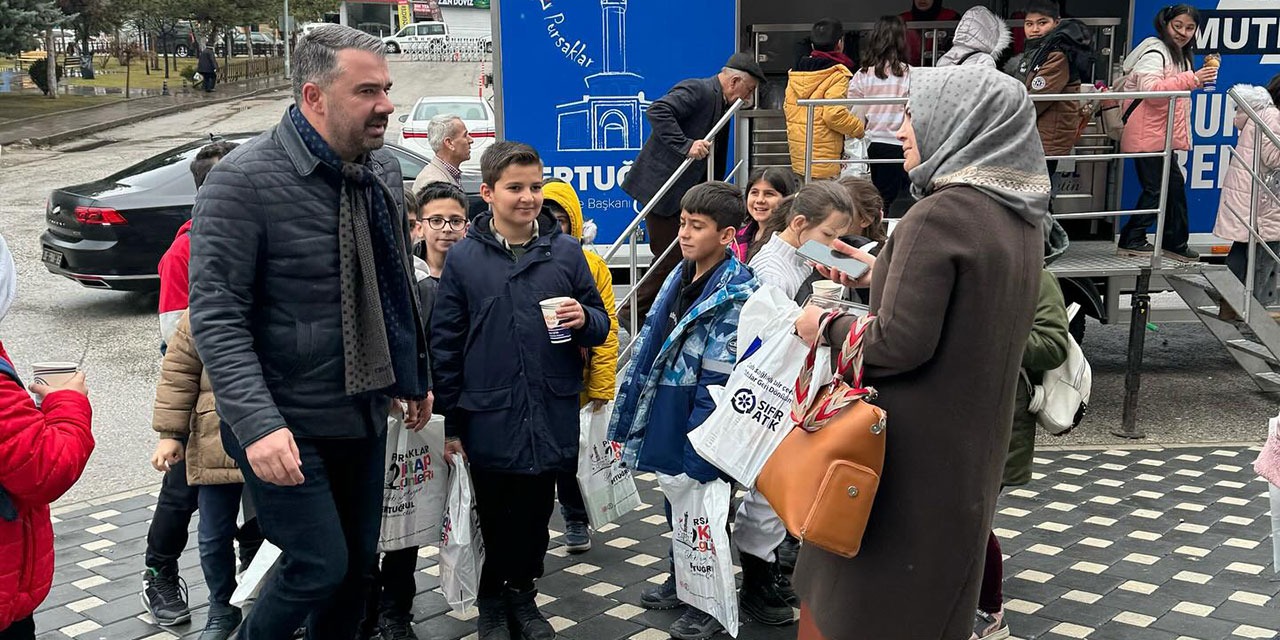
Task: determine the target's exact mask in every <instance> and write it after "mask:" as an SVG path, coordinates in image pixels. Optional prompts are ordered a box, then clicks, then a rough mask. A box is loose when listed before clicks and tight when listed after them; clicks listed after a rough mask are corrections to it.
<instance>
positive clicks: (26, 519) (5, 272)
mask: <svg viewBox="0 0 1280 640" xmlns="http://www.w3.org/2000/svg"><path fill="white" fill-rule="evenodd" d="M16 277H17V270H16V269H15V268H14V265H13V255H12V254H10V253H9V247H8V245H6V244H5V242H4V238H0V320H3V319H4V316H5V314H6V313H8V311H9V307H10V305H11V304H12V303H13V298H14V292H15V291H16V289H17V283H16V281H15V279H16ZM30 391H31V393H33V394H35V395H36V396H37V397H39V398H41V400H42V402H41V406H39V407H37V406H36V404H35V402H33V401H32V399H31V396H30V395H28V394H27V390H26V389H23V388H22V382H21V381H20V380H19V379H18V373H17V370H16V369H15V368H14V366H13V362H12V361H11V360H9V354H7V353H5V350H4V345H3V344H0V638H5V639H6V640H9V639H13V640H34V638H35V637H36V634H35V623H34V622H33V621H32V613H33V612H34V611H35V610H36V607H38V606H40V603H41V602H42V601H44V599H45V596H48V595H49V584H50V583H51V582H52V581H53V525H52V524H51V521H50V520H49V503H51V502H53V501H54V500H57V499H58V498H59V497H60V496H61V495H62V494H63V493H65V492H66V491H67V489H70V488H71V485H72V484H75V481H76V480H77V479H78V478H79V477H80V472H82V471H84V466H85V464H86V463H87V462H88V461H89V452H91V451H93V435H91V434H90V433H89V418H90V413H91V411H90V408H89V399H88V398H87V397H85V394H86V393H87V392H86V390H85V386H84V374H83V373H77V374H76V375H75V376H74V377H72V378H71V380H70V381H68V382H65V383H62V384H58V385H56V386H50V385H45V384H39V383H37V384H32V385H31V387H30Z"/></svg>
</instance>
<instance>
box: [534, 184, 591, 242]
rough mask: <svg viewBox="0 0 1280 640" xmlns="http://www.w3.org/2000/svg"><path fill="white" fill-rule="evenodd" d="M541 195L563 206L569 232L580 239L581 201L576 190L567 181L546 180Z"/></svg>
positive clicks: (581, 224)
mask: <svg viewBox="0 0 1280 640" xmlns="http://www.w3.org/2000/svg"><path fill="white" fill-rule="evenodd" d="M542 196H543V197H544V198H546V199H547V200H550V201H552V202H554V203H556V204H558V205H560V207H561V208H563V209H564V210H565V211H567V212H568V213H569V232H570V235H572V236H573V237H574V239H576V240H578V241H582V226H583V223H582V201H581V200H579V199H578V192H577V191H575V190H574V189H573V185H571V184H569V183H567V182H548V183H546V184H544V185H542Z"/></svg>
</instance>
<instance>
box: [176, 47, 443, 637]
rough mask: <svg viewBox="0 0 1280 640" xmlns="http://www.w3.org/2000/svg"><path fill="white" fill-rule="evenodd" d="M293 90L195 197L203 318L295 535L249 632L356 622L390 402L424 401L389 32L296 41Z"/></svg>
mask: <svg viewBox="0 0 1280 640" xmlns="http://www.w3.org/2000/svg"><path fill="white" fill-rule="evenodd" d="M294 65H295V66H294V77H293V90H294V98H295V100H296V104H295V105H294V106H291V107H290V108H289V110H288V112H287V113H286V114H285V116H284V118H283V119H281V121H280V124H278V125H277V126H276V127H274V128H273V129H271V130H269V131H267V132H265V133H263V134H262V135H260V136H258V137H257V138H255V139H253V140H251V141H249V142H247V143H245V144H244V145H241V146H240V147H239V148H238V149H236V151H235V152H234V153H232V154H231V155H229V156H227V158H226V160H224V161H223V162H221V163H219V164H218V166H217V167H215V169H214V171H213V172H212V173H210V175H209V177H208V179H207V181H206V182H205V184H204V187H203V188H202V189H201V190H200V192H199V194H198V196H197V199H196V206H195V210H194V212H193V218H194V220H195V223H194V227H193V230H192V246H191V325H192V329H193V331H194V334H195V336H196V343H197V348H198V349H199V352H200V356H201V358H202V359H203V360H204V362H205V365H206V367H207V369H208V372H209V378H210V380H211V381H212V383H213V390H214V394H215V396H216V398H217V405H218V407H217V408H218V413H219V415H221V416H222V419H223V420H224V423H223V426H222V439H223V444H224V445H225V447H226V449H227V453H229V454H230V455H231V456H232V457H233V458H235V459H236V461H237V463H238V464H239V466H240V468H241V469H242V470H243V471H244V475H245V481H246V485H247V486H248V488H249V491H250V495H251V496H252V498H253V501H254V502H255V503H256V504H257V506H258V517H259V520H260V521H261V526H262V530H263V533H264V534H265V535H266V537H267V538H268V539H270V540H271V541H272V542H274V543H276V544H277V545H278V546H279V547H281V549H282V550H283V551H284V554H285V555H284V561H283V563H282V564H281V565H280V566H279V567H278V570H277V571H275V572H274V574H273V575H272V577H271V578H270V579H269V580H268V582H267V584H266V585H264V587H263V589H262V593H261V595H260V597H259V598H258V605H257V606H256V607H254V609H253V611H252V612H251V613H250V615H249V617H248V618H247V619H246V620H245V623H244V626H243V627H242V628H241V630H240V636H239V637H240V638H241V639H242V640H264V639H269V640H275V639H278V638H287V637H289V636H290V635H291V634H292V633H293V631H294V630H295V629H297V628H298V627H299V626H301V625H303V624H304V623H305V624H306V626H307V628H308V638H309V639H311V640H318V639H321V638H324V639H328V638H341V639H342V640H349V639H350V638H353V637H355V635H356V629H357V625H358V624H359V621H360V618H361V617H362V614H363V597H362V596H363V593H364V590H365V588H366V586H367V580H368V577H369V572H370V569H371V567H372V565H373V558H374V553H375V550H376V544H377V540H378V525H379V515H380V507H381V503H382V489H381V480H382V470H383V468H382V462H383V454H384V439H385V435H386V424H387V411H388V407H389V403H390V402H391V399H392V398H403V399H406V400H408V402H409V406H408V416H407V421H408V422H409V423H410V424H411V425H413V427H414V428H421V427H422V425H424V424H425V423H426V419H427V416H428V415H429V414H430V411H431V408H430V404H431V402H430V398H429V397H428V394H427V390H428V389H429V388H430V369H429V362H428V358H427V351H426V340H425V337H424V333H423V330H422V327H421V323H420V322H419V314H420V311H419V306H418V300H417V294H416V288H415V287H413V286H412V282H413V280H412V276H413V267H412V263H411V261H410V258H409V229H408V225H407V223H406V221H405V216H404V200H403V197H404V193H403V188H402V182H401V175H400V170H399V168H398V166H397V163H396V161H395V159H394V158H392V157H391V155H390V154H389V153H387V152H385V151H380V150H379V148H380V147H382V145H383V135H384V134H385V131H386V123H387V119H388V116H389V115H390V114H391V113H392V111H394V107H393V106H392V104H391V101H390V100H389V99H388V97H387V90H388V89H389V88H390V86H391V80H390V74H389V72H388V70H387V62H386V58H385V52H384V48H383V45H382V43H381V42H380V41H379V40H378V39H377V38H374V37H372V36H369V35H367V34H364V33H362V32H360V31H356V30H355V29H350V28H348V27H342V26H338V25H328V26H325V27H321V28H319V29H316V30H315V31H313V32H312V33H311V34H310V35H308V36H307V37H305V38H303V39H302V41H301V42H300V43H299V45H298V49H297V53H296V56H295V59H294Z"/></svg>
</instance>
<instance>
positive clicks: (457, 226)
mask: <svg viewBox="0 0 1280 640" xmlns="http://www.w3.org/2000/svg"><path fill="white" fill-rule="evenodd" d="M424 222H426V223H427V226H428V227H431V230H432V231H440V230H441V229H444V228H445V226H446V225H447V226H448V227H449V229H451V230H453V231H462V230H463V229H465V228H466V226H467V219H466V218H448V219H445V218H437V217H435V216H432V217H430V218H427V219H426V220H425V221H424Z"/></svg>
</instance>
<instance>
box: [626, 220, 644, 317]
mask: <svg viewBox="0 0 1280 640" xmlns="http://www.w3.org/2000/svg"><path fill="white" fill-rule="evenodd" d="M640 235H641V233H640V229H639V228H638V227H637V228H636V230H635V231H632V232H631V260H630V265H629V267H628V269H627V271H628V275H629V276H630V277H629V278H628V280H627V282H629V283H631V290H634V289H635V288H636V284H637V281H638V280H639V278H640V276H639V273H640V269H639V262H640V258H639V257H638V255H637V247H636V245H638V244H640ZM632 298H633V299H634V298H635V296H632ZM627 308H628V309H629V310H630V313H631V324H629V325H627V326H628V327H629V329H628V331H629V332H630V333H631V337H633V338H634V337H635V336H636V334H637V333H639V332H640V328H639V327H637V326H636V324H637V320H638V319H639V315H640V312H639V311H638V310H637V309H636V305H634V304H631V305H628V307H627Z"/></svg>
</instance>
